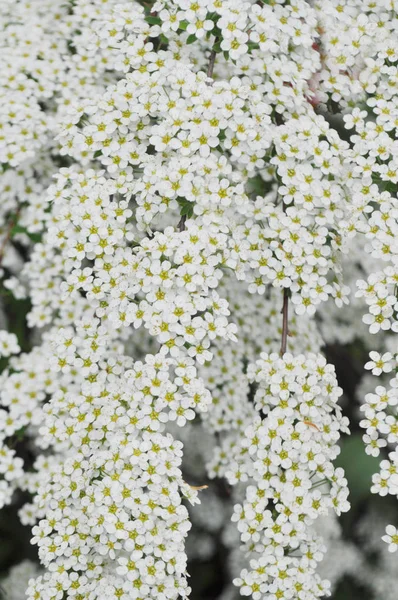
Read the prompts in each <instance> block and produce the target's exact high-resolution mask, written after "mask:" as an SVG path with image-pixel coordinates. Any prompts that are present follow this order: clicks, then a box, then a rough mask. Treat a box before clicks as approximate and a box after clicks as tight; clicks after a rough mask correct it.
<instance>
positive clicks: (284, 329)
mask: <svg viewBox="0 0 398 600" xmlns="http://www.w3.org/2000/svg"><path fill="white" fill-rule="evenodd" d="M281 313H282V341H281V352H280V354H281V356H283V355H284V354H285V352H286V347H287V336H288V334H289V331H288V325H289V290H288V288H285V289H284V290H283V306H282V310H281Z"/></svg>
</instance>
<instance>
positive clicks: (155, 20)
mask: <svg viewBox="0 0 398 600" xmlns="http://www.w3.org/2000/svg"><path fill="white" fill-rule="evenodd" d="M145 21H146V22H147V23H148V25H160V24H161V22H162V20H161V18H160V17H151V16H150V15H148V16H147V17H145Z"/></svg>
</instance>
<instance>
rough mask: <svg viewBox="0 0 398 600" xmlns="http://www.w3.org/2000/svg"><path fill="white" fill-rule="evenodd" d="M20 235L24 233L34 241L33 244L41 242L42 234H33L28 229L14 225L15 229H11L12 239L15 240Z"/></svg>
mask: <svg viewBox="0 0 398 600" xmlns="http://www.w3.org/2000/svg"><path fill="white" fill-rule="evenodd" d="M18 233H24V234H25V235H27V236H28V237H29V238H30V239H31V240H32V242H35V243H37V242H40V241H41V235H40V233H31V232H30V231H28V230H27V229H26V227H22V226H21V225H14V227H13V228H12V229H11V237H12V238H13V237H14V236H15V235H17V234H18Z"/></svg>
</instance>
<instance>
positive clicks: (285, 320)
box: [280, 200, 289, 356]
mask: <svg viewBox="0 0 398 600" xmlns="http://www.w3.org/2000/svg"><path fill="white" fill-rule="evenodd" d="M282 210H283V212H286V204H285V203H284V202H283V200H282ZM281 313H282V339H281V350H280V355H281V356H283V355H284V354H285V352H286V348H287V336H288V335H289V289H288V288H284V289H283V305H282V310H281Z"/></svg>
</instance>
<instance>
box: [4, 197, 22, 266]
mask: <svg viewBox="0 0 398 600" xmlns="http://www.w3.org/2000/svg"><path fill="white" fill-rule="evenodd" d="M19 213H20V208H18V210H17V212H16V213H15V215H14V217H13V218H12V219H11V220H10V222H9V224H8V228H7V231H6V235H5V237H4V240H3V242H2V244H1V246H0V267H1V264H2V262H3V258H4V254H5V251H6V247H7V244H8V242H9V241H10V239H11V232H12V230H13V228H14V227H15V225H16V224H17V222H18V217H19Z"/></svg>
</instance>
